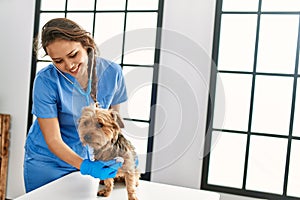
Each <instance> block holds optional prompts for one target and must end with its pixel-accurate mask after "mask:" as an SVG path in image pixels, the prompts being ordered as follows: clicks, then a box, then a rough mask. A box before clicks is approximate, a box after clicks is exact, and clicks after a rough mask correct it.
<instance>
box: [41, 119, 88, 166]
mask: <svg viewBox="0 0 300 200" xmlns="http://www.w3.org/2000/svg"><path fill="white" fill-rule="evenodd" d="M38 122H39V125H40V128H41V131H42V133H43V135H44V138H45V141H46V143H47V145H48V148H49V150H50V151H51V152H52V153H54V154H55V155H56V156H57V157H59V158H60V159H61V160H63V161H65V162H66V163H68V164H70V165H72V166H74V167H76V168H77V169H80V165H81V163H82V158H81V157H80V156H79V155H78V154H76V153H75V152H74V151H73V150H72V149H71V148H70V147H69V146H68V145H67V144H66V143H65V142H64V141H63V140H62V137H61V133H60V127H59V123H58V119H57V118H38ZM74 134H76V133H74Z"/></svg>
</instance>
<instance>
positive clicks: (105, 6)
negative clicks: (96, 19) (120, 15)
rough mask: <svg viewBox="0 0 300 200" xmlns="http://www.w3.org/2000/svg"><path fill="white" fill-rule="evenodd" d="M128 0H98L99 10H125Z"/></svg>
mask: <svg viewBox="0 0 300 200" xmlns="http://www.w3.org/2000/svg"><path fill="white" fill-rule="evenodd" d="M125 3H126V0H98V1H97V10H125Z"/></svg>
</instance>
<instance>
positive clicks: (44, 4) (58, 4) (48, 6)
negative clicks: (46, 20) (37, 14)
mask: <svg viewBox="0 0 300 200" xmlns="http://www.w3.org/2000/svg"><path fill="white" fill-rule="evenodd" d="M65 5H66V1H65V0H41V10H43V11H45V10H65Z"/></svg>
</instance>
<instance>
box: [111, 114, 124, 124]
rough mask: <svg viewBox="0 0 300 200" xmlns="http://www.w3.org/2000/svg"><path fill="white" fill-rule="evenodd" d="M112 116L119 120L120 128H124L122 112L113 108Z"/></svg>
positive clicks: (116, 120)
mask: <svg viewBox="0 0 300 200" xmlns="http://www.w3.org/2000/svg"><path fill="white" fill-rule="evenodd" d="M111 116H112V118H113V119H114V120H115V122H117V124H118V125H119V127H120V128H124V127H125V126H124V123H123V119H122V118H121V116H120V114H119V113H118V112H117V111H114V110H111Z"/></svg>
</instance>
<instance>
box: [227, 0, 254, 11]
mask: <svg viewBox="0 0 300 200" xmlns="http://www.w3.org/2000/svg"><path fill="white" fill-rule="evenodd" d="M222 10H223V11H257V10H258V0H243V1H241V0H223V5H222Z"/></svg>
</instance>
